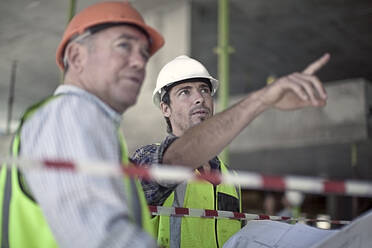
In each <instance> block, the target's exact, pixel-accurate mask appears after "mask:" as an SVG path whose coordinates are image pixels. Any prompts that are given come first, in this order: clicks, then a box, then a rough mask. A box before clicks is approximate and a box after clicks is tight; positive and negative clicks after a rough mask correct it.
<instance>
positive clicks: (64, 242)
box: [0, 2, 164, 248]
mask: <svg viewBox="0 0 372 248" xmlns="http://www.w3.org/2000/svg"><path fill="white" fill-rule="evenodd" d="M163 44H164V40H163V37H162V36H161V35H160V34H159V33H158V32H157V31H156V30H155V29H153V28H151V27H150V26H148V25H147V24H146V23H145V22H144V20H143V18H142V17H141V15H140V14H139V13H138V11H137V10H136V9H134V8H133V7H132V6H131V5H130V4H129V3H127V2H102V3H98V4H95V5H92V6H90V7H88V8H86V9H84V10H83V11H81V12H80V13H78V14H77V15H76V16H75V17H74V18H73V19H72V20H71V22H70V23H69V24H68V26H67V28H66V30H65V32H64V34H63V37H62V40H61V42H60V44H59V46H58V49H57V54H56V59H57V64H58V66H59V67H60V68H61V70H62V71H63V73H64V82H63V85H60V86H59V87H58V88H57V89H56V91H55V93H54V95H53V96H51V97H49V98H47V99H45V100H43V101H41V102H39V103H37V104H35V105H34V106H32V107H31V108H30V109H29V110H28V111H26V114H25V115H24V116H23V118H22V121H21V126H20V127H19V129H18V131H17V133H16V136H15V139H14V142H13V149H12V151H13V155H14V156H18V155H21V156H25V157H28V158H33V159H40V160H45V159H48V160H64V161H65V160H70V161H77V160H79V161H84V160H89V161H92V160H96V161H107V162H109V163H108V164H107V165H106V164H105V166H110V165H114V164H115V165H117V167H119V166H120V164H121V163H123V164H127V163H128V154H127V150H126V145H125V141H124V138H123V136H122V134H121V131H120V128H119V125H120V121H121V115H122V114H123V113H124V112H125V111H126V110H127V109H128V108H129V107H131V106H132V105H134V104H135V103H136V100H137V96H138V94H139V91H140V89H141V86H142V83H143V80H144V77H145V70H146V69H145V67H146V64H147V61H148V59H149V58H150V57H151V56H152V55H153V54H154V53H155V52H156V51H157V50H158V49H160V47H161V46H162V45H163ZM97 130H98V131H97ZM87 166H89V164H88V165H87ZM1 175H2V176H1V178H0V179H1V187H0V190H1V192H0V194H2V195H1V199H3V201H2V230H1V234H0V235H1V247H38V248H40V247H156V243H155V241H154V239H153V238H152V237H151V234H153V233H152V230H151V226H150V224H149V218H150V214H149V211H148V208H147V204H146V200H145V198H144V195H143V191H142V188H141V186H140V184H139V183H138V182H137V180H135V179H130V178H127V177H125V178H124V180H123V179H122V178H119V177H118V178H108V177H98V176H96V177H94V176H89V175H87V174H78V173H76V172H66V171H57V170H49V171H47V170H41V171H40V170H39V171H36V170H22V171H19V170H18V169H17V168H12V169H7V168H6V167H5V166H3V168H2V172H1Z"/></svg>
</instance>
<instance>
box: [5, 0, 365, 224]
mask: <svg viewBox="0 0 372 248" xmlns="http://www.w3.org/2000/svg"><path fill="white" fill-rule="evenodd" d="M72 2H74V1H68V0H64V1H61V0H35V1H32V0H2V1H0V106H1V107H0V154H1V155H6V154H7V151H8V147H9V142H10V139H11V135H12V132H13V131H14V130H15V128H16V125H17V123H18V119H19V117H20V116H21V114H22V112H23V111H24V110H25V109H26V108H27V106H29V105H31V104H32V103H34V102H35V101H37V100H39V99H42V98H43V97H45V96H47V95H49V94H52V93H53V91H54V89H55V88H56V87H57V85H58V84H59V83H60V81H61V74H60V72H59V71H58V68H57V66H56V65H55V50H56V47H57V45H58V43H59V41H60V38H61V36H62V32H63V30H64V27H65V25H66V23H67V19H68V16H69V13H70V7H71V3H72ZM75 2H76V10H81V9H82V8H84V7H86V6H88V5H90V4H92V3H95V2H98V1H97V0H94V1H93V0H76V1H75ZM131 2H132V3H133V4H134V5H135V6H136V7H137V8H139V9H140V10H141V13H142V14H143V15H144V17H145V19H146V20H147V21H148V22H149V23H150V24H151V25H152V26H155V27H156V28H157V29H158V30H160V32H161V33H162V34H163V35H164V37H165V40H166V44H165V47H164V48H162V50H161V51H160V52H159V53H158V54H156V55H155V56H154V57H153V58H152V59H151V60H150V62H149V64H148V67H147V69H148V71H147V77H146V81H145V84H144V86H143V89H142V92H141V95H140V98H139V99H138V104H137V105H136V106H135V107H133V108H132V109H130V110H129V111H128V112H127V113H126V114H125V116H124V121H123V126H124V132H125V130H126V129H127V130H131V132H130V133H129V132H125V135H126V137H127V142H128V144H129V147H130V150H131V151H134V149H136V148H138V147H139V146H141V145H144V144H148V143H153V142H158V141H160V140H161V139H162V138H163V137H164V136H165V135H166V131H165V130H166V128H165V122H164V120H163V118H162V116H161V113H160V111H159V110H158V109H157V108H156V107H154V106H153V105H152V101H151V95H152V90H153V88H154V86H155V81H156V77H157V73H158V72H159V70H160V69H161V67H162V66H163V65H164V64H165V63H166V62H168V61H169V60H170V59H173V58H174V57H176V56H178V55H180V54H187V55H190V56H192V57H194V58H196V59H198V60H200V61H201V62H202V63H203V64H204V65H206V67H207V68H208V69H209V71H210V73H211V74H212V75H214V76H217V75H218V71H217V64H218V63H217V62H218V58H217V54H216V52H215V51H216V47H217V44H218V41H217V23H218V20H217V19H218V1H217V0H152V1H148V0H133V1H131ZM228 3H229V10H230V11H229V13H230V25H229V29H230V32H229V34H230V46H231V48H232V51H233V52H232V53H231V54H230V81H229V82H230V98H231V102H234V101H236V100H237V99H239V97H241V96H242V95H243V94H247V93H249V92H251V91H253V90H257V89H259V88H261V87H263V86H265V84H266V83H267V81H269V80H270V79H272V78H275V77H280V76H282V75H285V74H288V73H291V72H294V71H300V70H302V69H303V68H304V67H305V66H306V65H307V64H308V63H310V62H312V61H313V60H315V59H316V58H318V57H320V56H321V55H322V54H323V53H325V52H329V53H331V56H332V57H331V60H330V62H329V64H328V65H327V66H326V67H324V68H323V69H322V70H321V71H320V72H319V73H318V76H319V78H320V79H321V80H322V81H323V82H325V85H326V88H327V90H328V93H329V103H328V105H327V106H326V107H325V108H323V109H320V110H319V109H317V110H314V109H305V110H301V111H296V112H291V113H289V112H278V111H268V112H266V113H265V114H264V115H262V116H260V117H259V118H258V119H257V120H255V121H254V122H253V123H252V125H251V126H249V127H248V128H247V129H246V130H245V131H244V132H243V133H242V134H241V135H240V136H239V137H238V138H237V139H236V140H235V141H234V142H233V143H232V144H231V146H230V161H229V164H230V166H231V167H232V168H235V169H239V170H249V171H256V172H259V173H265V174H278V175H286V174H294V175H306V176H317V177H327V178H332V179H337V180H345V179H359V180H369V181H371V180H372V142H371V136H370V129H371V115H372V100H371V99H372V90H371V82H372V58H371V55H372V32H371V28H370V27H372V2H371V1H370V0H344V1H340V0H327V1H324V0H303V1H296V0H282V1H275V0H251V1H244V0H230V1H228ZM138 113H141V114H138ZM126 127H128V128H126ZM134 127H135V128H134ZM265 194H266V193H265V192H262V191H245V192H244V199H245V202H244V210H245V211H250V212H262V211H263V210H264V209H263V202H264V198H265ZM270 194H271V193H270ZM273 195H274V199H275V201H276V202H277V204H279V205H278V206H277V207H276V208H278V209H277V210H278V211H279V210H280V208H281V206H280V199H281V197H282V193H280V192H273ZM371 208H372V201H371V199H365V198H351V197H343V196H334V195H329V196H316V195H306V196H305V199H304V202H303V204H302V212H304V213H307V214H308V215H310V216H311V215H313V216H311V217H314V215H316V214H326V215H328V216H330V218H332V219H347V220H348V219H352V218H354V217H356V216H357V215H359V214H360V213H362V212H364V211H366V210H368V209H371Z"/></svg>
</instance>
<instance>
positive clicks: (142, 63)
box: [130, 51, 147, 70]
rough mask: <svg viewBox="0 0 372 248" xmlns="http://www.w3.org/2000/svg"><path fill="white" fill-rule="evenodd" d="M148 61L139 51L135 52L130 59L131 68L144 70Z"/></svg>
mask: <svg viewBox="0 0 372 248" xmlns="http://www.w3.org/2000/svg"><path fill="white" fill-rule="evenodd" d="M146 63H147V60H146V59H145V58H144V56H143V55H142V54H141V52H139V51H133V52H132V54H131V57H130V66H131V67H132V68H135V69H137V70H143V69H144V68H145V67H146Z"/></svg>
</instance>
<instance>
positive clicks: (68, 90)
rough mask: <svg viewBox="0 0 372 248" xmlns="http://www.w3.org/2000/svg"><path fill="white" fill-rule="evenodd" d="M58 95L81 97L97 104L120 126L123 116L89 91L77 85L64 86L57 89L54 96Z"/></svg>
mask: <svg viewBox="0 0 372 248" xmlns="http://www.w3.org/2000/svg"><path fill="white" fill-rule="evenodd" d="M57 94H74V95H77V96H79V97H83V98H85V99H88V100H89V101H91V102H93V103H95V104H97V105H98V106H99V108H100V109H102V110H103V111H104V112H105V113H106V114H107V115H108V116H109V117H110V118H111V119H112V120H113V121H114V122H115V124H117V125H120V122H121V117H122V116H121V114H119V113H118V112H116V111H115V110H114V109H113V108H111V107H110V106H109V105H107V104H106V103H104V102H103V101H102V100H101V99H99V98H98V97H97V96H95V95H93V94H91V93H89V92H88V91H86V90H84V89H82V88H80V87H77V86H75V85H70V84H69V85H67V84H63V85H60V86H58V87H57V89H56V90H55V92H54V95H57Z"/></svg>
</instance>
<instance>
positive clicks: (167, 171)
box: [0, 158, 372, 197]
mask: <svg viewBox="0 0 372 248" xmlns="http://www.w3.org/2000/svg"><path fill="white" fill-rule="evenodd" d="M0 160H1V161H2V162H5V163H6V164H7V165H8V166H10V165H12V164H13V165H14V164H16V165H17V166H19V167H20V168H24V169H31V168H32V169H42V168H54V169H67V170H73V171H76V172H79V173H86V174H89V175H96V176H121V175H123V174H127V175H129V176H137V177H140V178H143V179H145V180H150V181H153V180H155V181H162V182H174V183H177V182H182V181H190V180H207V181H209V182H211V183H213V184H219V183H225V184H231V185H240V186H241V188H246V189H260V190H277V191H284V190H295V191H301V192H304V193H312V194H322V195H323V194H342V195H349V196H361V197H372V183H371V182H367V181H357V180H345V181H333V180H328V179H323V178H316V177H302V176H285V177H282V176H268V175H261V174H258V173H252V172H245V171H236V172H235V173H227V174H220V173H216V172H211V173H202V174H196V173H194V171H193V170H191V169H188V168H185V167H180V166H169V165H168V166H167V165H161V166H157V165H153V166H151V167H143V166H141V167H137V166H129V167H124V166H118V165H114V164H109V163H106V162H96V161H78V162H75V163H74V162H69V161H51V160H43V161H38V160H30V159H23V158H19V159H12V158H10V159H0Z"/></svg>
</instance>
